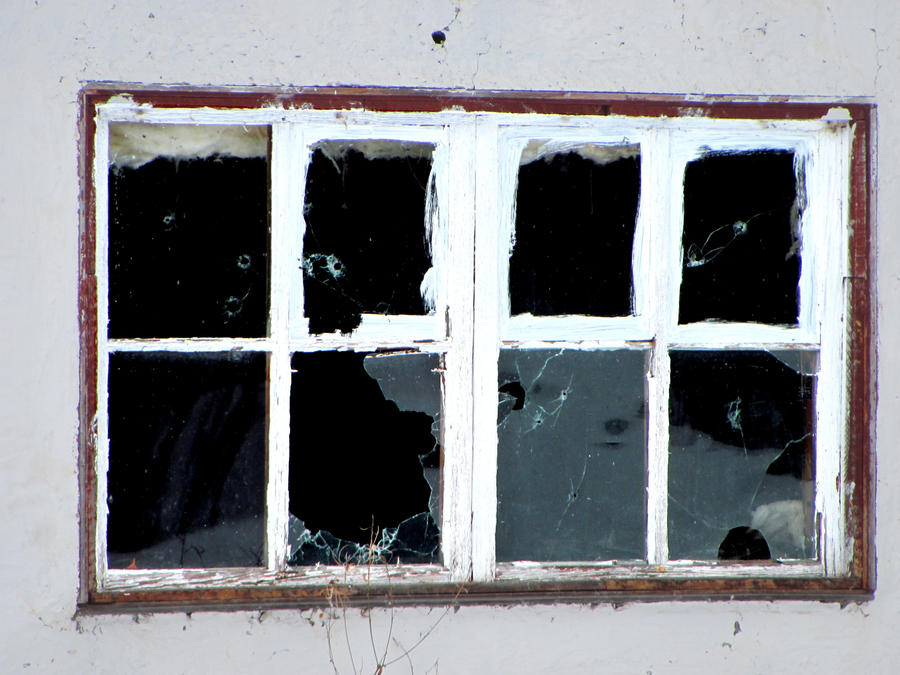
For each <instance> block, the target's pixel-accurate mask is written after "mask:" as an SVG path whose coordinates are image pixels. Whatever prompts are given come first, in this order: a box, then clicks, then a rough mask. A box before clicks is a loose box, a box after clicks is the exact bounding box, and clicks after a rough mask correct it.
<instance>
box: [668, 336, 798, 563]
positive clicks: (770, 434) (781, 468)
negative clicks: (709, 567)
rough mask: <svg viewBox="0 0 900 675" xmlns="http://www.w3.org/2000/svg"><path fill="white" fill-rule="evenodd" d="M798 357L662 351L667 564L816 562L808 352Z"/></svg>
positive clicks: (746, 353)
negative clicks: (667, 387)
mask: <svg viewBox="0 0 900 675" xmlns="http://www.w3.org/2000/svg"><path fill="white" fill-rule="evenodd" d="M798 354H799V353H798V352H787V351H783V352H773V353H768V352H763V351H730V352H710V351H674V352H672V353H671V358H672V385H671V396H670V405H669V421H670V430H669V556H670V558H672V559H679V558H683V559H694V560H711V559H716V558H719V559H729V560H732V559H752V558H757V557H760V556H763V555H765V557H769V556H771V557H773V558H811V557H814V556H815V553H816V552H815V546H814V541H813V529H812V527H813V515H812V506H813V480H814V464H815V460H814V452H815V440H814V432H813V430H814V425H815V419H814V415H815V410H814V400H813V393H814V387H815V376H814V375H812V374H808V373H812V372H813V370H814V369H813V368H811V367H810V366H812V363H811V362H812V361H813V360H814V359H815V353H814V352H804V353H803V357H802V358H798ZM789 364H799V365H803V366H804V370H797V369H795V368H793V367H791V365H789Z"/></svg>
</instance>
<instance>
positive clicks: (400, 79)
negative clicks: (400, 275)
mask: <svg viewBox="0 0 900 675" xmlns="http://www.w3.org/2000/svg"><path fill="white" fill-rule="evenodd" d="M437 29H444V30H445V31H446V34H447V41H446V43H445V44H444V45H443V46H437V45H435V44H434V43H433V41H432V39H431V32H432V31H433V30H437ZM103 80H108V81H122V82H142V83H190V84H196V85H204V84H217V85H221V84H240V85H248V84H250V85H252V84H260V85H286V84H294V85H323V84H345V85H390V86H410V85H422V86H429V87H462V88H470V87H477V88H482V89H490V88H499V89H558V90H565V89H576V90H596V91H632V92H662V93H666V92H671V93H684V92H705V93H720V94H735V93H745V94H764V95H781V94H794V95H800V94H822V95H827V96H832V97H839V96H851V95H854V96H855V95H864V96H871V97H874V98H875V100H876V101H877V103H878V104H879V130H878V133H879V147H880V150H881V152H880V155H879V162H878V176H879V198H878V240H877V246H878V252H879V264H878V270H877V273H878V281H879V287H880V288H879V298H878V301H879V307H880V320H879V321H880V322H879V329H880V361H879V363H880V368H879V402H880V409H879V416H878V441H877V453H878V508H877V516H878V527H877V545H878V560H879V563H878V590H877V593H876V595H875V599H874V600H873V601H871V602H868V603H865V604H862V605H850V606H847V607H844V608H842V607H840V606H838V605H836V604H819V603H809V602H777V603H769V602H753V603H751V602H730V603H727V602H718V603H704V602H684V603H654V604H629V605H625V606H623V607H621V608H618V609H615V608H613V607H611V606H609V605H599V606H596V607H587V606H564V605H558V606H544V607H463V608H462V609H460V610H459V611H458V612H449V613H447V614H446V615H443V610H427V609H416V608H413V609H404V610H397V611H395V612H394V616H393V630H392V632H389V626H390V619H391V617H390V614H389V612H388V611H376V612H373V613H372V614H371V622H372V626H373V628H374V636H375V637H374V641H375V644H376V646H379V650H380V649H383V647H381V645H383V644H384V643H385V642H387V643H388V648H389V650H391V653H393V654H395V655H399V654H400V652H398V651H397V643H400V644H402V645H404V646H406V647H410V646H412V645H413V644H415V642H416V641H417V640H418V639H419V637H420V636H421V635H422V634H424V633H426V632H427V631H429V630H431V632H430V634H428V635H427V637H426V638H425V639H424V641H423V642H422V643H421V644H420V645H418V646H417V647H416V648H415V649H414V650H413V651H412V653H411V654H410V656H409V659H403V658H401V660H400V661H399V662H397V663H396V664H395V665H394V666H392V667H391V668H390V669H389V670H388V672H401V673H402V672H409V671H410V670H412V671H414V672H416V673H425V672H431V673H438V672H440V673H461V672H472V673H480V672H504V673H506V672H548V673H563V672H623V673H646V672H653V673H669V672H671V673H682V672H736V673H744V672H747V673H770V672H790V671H794V670H805V671H807V672H852V673H894V672H900V662H898V657H900V639H898V635H900V629H898V625H900V450H898V444H897V439H898V438H900V377H898V373H900V350H897V349H895V348H894V345H893V344H892V336H895V335H898V334H900V225H898V221H900V153H898V152H897V151H896V148H897V147H900V109H898V104H900V101H898V96H900V4H898V3H897V2H896V0H832V1H831V2H830V4H829V3H826V2H822V1H821V0H790V1H785V0H758V1H756V2H751V1H749V0H745V1H742V0H732V1H730V2H721V1H718V0H643V1H640V0H606V1H604V2H593V1H591V0H556V1H555V2H554V1H552V0H505V1H504V0H493V1H489V0H455V1H451V0H417V1H413V0H406V1H405V2H404V1H402V0H368V1H366V0H355V1H352V2H349V1H342V0H331V1H330V2H329V1H327V0H315V1H314V0H245V1H244V2H237V1H232V2H223V1H222V0H191V1H190V2H185V1H184V0H149V1H148V0H2V2H0V671H3V672H19V671H23V670H34V671H40V672H44V671H47V672H54V671H55V672H76V673H83V672H98V673H105V672H109V673H119V672H262V671H270V672H304V673H306V672H309V673H318V672H331V666H330V664H329V655H330V654H331V655H333V657H334V659H335V662H336V663H337V666H338V668H339V670H340V672H342V673H345V672H352V670H353V667H354V666H355V667H356V668H357V669H359V670H360V671H362V672H371V671H372V670H373V665H374V657H373V651H372V646H371V642H372V640H371V639H370V633H369V619H368V617H367V616H366V615H365V614H363V613H361V612H359V611H358V610H356V611H348V612H346V614H345V615H344V616H341V617H340V618H339V619H338V620H337V621H324V622H323V621H322V620H321V618H320V616H319V613H318V612H309V611H307V612H302V613H301V612H298V611H273V612H267V613H264V614H263V615H259V614H258V613H248V612H234V613H201V612H198V613H194V614H193V615H191V616H187V615H185V614H160V615H156V616H135V617H133V616H102V617H90V618H79V619H77V620H73V613H74V611H75V599H76V587H77V542H78V539H77V534H78V530H77V518H78V504H77V487H76V468H75V467H76V403H77V361H76V357H77V344H78V324H77V315H76V269H77V255H78V252H77V232H78V207H79V195H78V182H77V164H76V131H77V125H76V115H77V106H76V100H77V93H78V90H79V88H80V87H81V86H82V83H83V82H85V81H103ZM736 622H737V623H736ZM738 626H739V631H738V630H737V628H738ZM432 628H433V629H432ZM348 633H349V635H348ZM329 634H330V637H331V647H330V648H329V642H328V637H329ZM389 636H390V639H388V637H389ZM395 640H396V641H397V643H395ZM351 655H352V658H353V662H352V663H351Z"/></svg>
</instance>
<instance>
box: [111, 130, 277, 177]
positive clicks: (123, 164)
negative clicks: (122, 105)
mask: <svg viewBox="0 0 900 675" xmlns="http://www.w3.org/2000/svg"><path fill="white" fill-rule="evenodd" d="M268 140H269V134H268V129H267V128H266V127H262V126H232V125H228V126H223V125H209V124H204V125H199V124H198V125H189V124H145V123H137V122H119V123H115V124H110V125H109V163H110V165H112V166H117V167H120V168H129V169H136V168H137V167H139V166H143V165H144V164H146V163H147V162H150V161H153V160H154V159H156V158H157V157H168V158H170V159H179V160H186V159H206V158H207V157H212V156H213V155H222V156H227V157H265V156H266V153H267V147H268Z"/></svg>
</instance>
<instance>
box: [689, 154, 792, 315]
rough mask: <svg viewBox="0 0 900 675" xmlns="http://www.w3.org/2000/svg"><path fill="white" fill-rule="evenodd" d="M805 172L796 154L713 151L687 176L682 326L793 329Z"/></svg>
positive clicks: (692, 168)
mask: <svg viewBox="0 0 900 675" xmlns="http://www.w3.org/2000/svg"><path fill="white" fill-rule="evenodd" d="M798 176H802V167H798V159H797V157H796V156H795V154H794V152H792V151H788V150H759V151H755V152H740V153H730V152H713V153H708V154H706V155H704V156H702V157H700V158H699V159H696V160H694V161H692V162H689V163H688V165H687V169H686V170H685V175H684V233H683V240H682V250H683V252H684V264H683V265H682V280H681V299H680V302H679V317H678V320H679V323H682V324H683V323H691V322H695V321H706V320H719V321H744V322H755V323H766V324H781V325H796V324H797V317H798V313H799V309H800V307H799V297H798V283H799V280H800V263H801V250H800V218H801V215H802V213H803V208H804V201H805V197H804V191H803V183H802V181H801V180H799V179H798Z"/></svg>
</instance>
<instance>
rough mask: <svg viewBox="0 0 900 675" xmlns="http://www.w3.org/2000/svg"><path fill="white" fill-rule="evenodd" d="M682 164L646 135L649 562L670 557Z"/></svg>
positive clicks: (642, 279) (640, 281) (643, 280)
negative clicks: (672, 354) (673, 336)
mask: <svg viewBox="0 0 900 675" xmlns="http://www.w3.org/2000/svg"><path fill="white" fill-rule="evenodd" d="M682 176H683V166H682V165H681V164H680V163H679V162H678V161H677V160H676V161H673V160H672V156H671V138H670V134H669V132H668V131H664V130H659V131H656V132H653V133H649V134H648V135H647V137H646V138H645V139H644V143H643V145H642V146H641V219H642V220H643V221H644V222H646V223H652V224H656V225H657V227H656V228H655V231H654V232H653V233H652V235H651V233H650V231H649V230H650V228H649V227H648V228H646V229H643V230H642V233H643V237H642V240H641V241H640V242H639V245H640V248H641V250H642V251H643V252H644V255H642V256H641V257H640V258H639V259H638V260H639V267H638V268H637V269H635V271H634V280H635V281H634V283H635V286H642V287H644V288H647V289H649V291H650V292H649V293H648V294H646V295H645V296H644V298H645V299H644V303H645V304H644V306H645V307H646V311H647V314H648V317H649V321H650V323H651V326H652V330H653V334H654V343H653V348H652V350H651V352H650V363H649V367H648V370H647V416H648V419H647V562H648V563H650V564H651V565H663V564H665V563H666V561H667V560H668V557H669V544H668V480H669V385H670V372H671V365H670V360H669V342H668V341H669V334H670V331H671V327H672V326H674V325H675V324H676V323H677V320H678V289H679V287H680V284H681V246H680V242H681V211H682V200H683V194H682V192H683V190H682V183H683V181H682Z"/></svg>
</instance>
